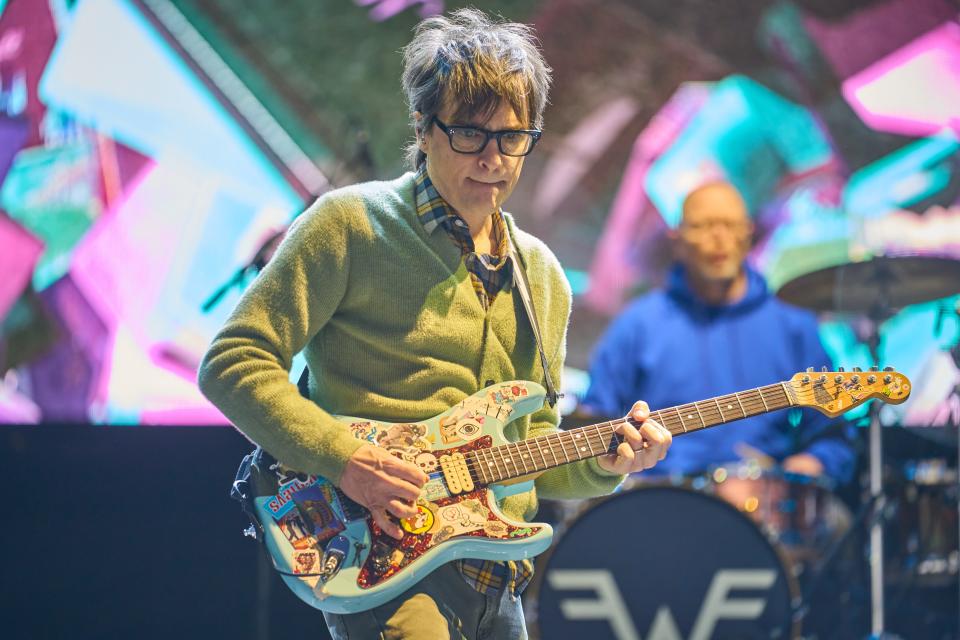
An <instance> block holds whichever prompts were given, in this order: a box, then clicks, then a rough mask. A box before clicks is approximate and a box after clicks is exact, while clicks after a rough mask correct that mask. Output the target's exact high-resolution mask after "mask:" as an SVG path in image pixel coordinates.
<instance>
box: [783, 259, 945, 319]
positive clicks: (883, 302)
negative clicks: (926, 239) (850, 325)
mask: <svg viewBox="0 0 960 640" xmlns="http://www.w3.org/2000/svg"><path fill="white" fill-rule="evenodd" d="M957 293H960V260H954V259H952V258H943V257H939V256H920V255H899V256H877V257H874V258H871V259H870V260H865V261H863V262H851V263H848V264H841V265H837V266H834V267H827V268H826V269H820V270H818V271H813V272H811V273H807V274H804V275H802V276H800V277H798V278H794V279H793V280H791V281H790V282H788V283H786V284H785V285H783V286H782V287H780V290H779V291H777V296H778V297H779V298H780V299H781V300H784V301H785V302H789V303H790V304H793V305H796V306H798V307H805V308H807V309H812V310H814V311H835V312H839V313H844V312H848V313H866V314H873V315H878V314H887V313H889V311H890V310H891V309H898V308H900V307H905V306H907V305H911V304H917V303H920V302H929V301H931V300H938V299H940V298H945V297H947V296H952V295H954V294H957Z"/></svg>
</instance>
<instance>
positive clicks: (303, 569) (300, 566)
mask: <svg viewBox="0 0 960 640" xmlns="http://www.w3.org/2000/svg"><path fill="white" fill-rule="evenodd" d="M319 569H320V554H319V553H318V552H317V550H316V549H304V550H303V551H294V552H293V572H294V573H296V574H297V575H300V574H303V573H316V572H317V571H318V570H319Z"/></svg>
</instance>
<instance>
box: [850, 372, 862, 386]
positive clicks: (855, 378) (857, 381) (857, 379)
mask: <svg viewBox="0 0 960 640" xmlns="http://www.w3.org/2000/svg"><path fill="white" fill-rule="evenodd" d="M850 382H852V383H853V384H860V376H858V375H857V374H853V376H852V377H851V378H850Z"/></svg>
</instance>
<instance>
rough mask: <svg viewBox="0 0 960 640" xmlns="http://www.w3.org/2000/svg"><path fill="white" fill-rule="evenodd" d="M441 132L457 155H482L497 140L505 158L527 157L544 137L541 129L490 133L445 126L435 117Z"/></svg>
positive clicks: (478, 128) (471, 128) (456, 126)
mask: <svg viewBox="0 0 960 640" xmlns="http://www.w3.org/2000/svg"><path fill="white" fill-rule="evenodd" d="M433 121H434V122H435V123H437V126H438V127H440V130H441V131H443V132H444V133H445V134H447V137H448V138H449V139H450V148H451V149H453V150H454V151H456V152H457V153H480V152H481V151H483V150H484V149H485V148H486V147H487V143H488V142H490V138H496V140H497V148H498V149H500V153H502V154H503V155H505V156H515V157H516V156H525V155H527V154H528V153H530V152H531V151H533V148H534V147H535V146H536V144H537V140H539V139H540V136H541V135H543V132H542V131H540V130H539V129H504V130H503V131H488V130H486V129H481V128H480V127H466V126H460V125H448V124H444V123H443V122H442V121H441V120H440V118H438V117H437V116H433Z"/></svg>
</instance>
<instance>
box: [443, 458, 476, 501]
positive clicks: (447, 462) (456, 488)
mask: <svg viewBox="0 0 960 640" xmlns="http://www.w3.org/2000/svg"><path fill="white" fill-rule="evenodd" d="M440 471H441V472H443V479H444V480H446V482H447V490H448V491H449V492H450V493H451V495H457V494H460V493H469V492H471V491H473V489H474V485H473V477H472V476H471V475H470V468H469V467H468V466H467V459H466V458H465V457H464V456H463V454H462V453H461V452H459V451H457V452H456V453H452V454H450V455H444V456H440Z"/></svg>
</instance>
